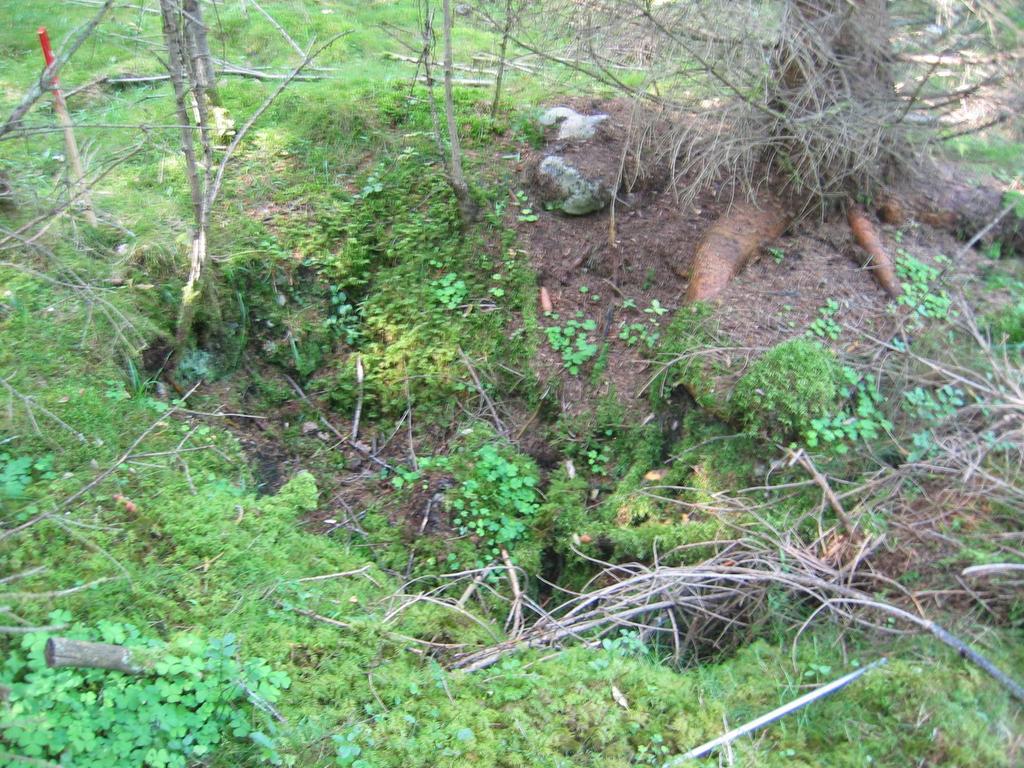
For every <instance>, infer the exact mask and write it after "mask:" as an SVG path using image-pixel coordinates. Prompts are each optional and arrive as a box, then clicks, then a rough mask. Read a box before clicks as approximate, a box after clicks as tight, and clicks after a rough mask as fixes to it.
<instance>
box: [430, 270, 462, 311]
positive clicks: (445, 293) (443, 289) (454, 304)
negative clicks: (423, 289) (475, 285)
mask: <svg viewBox="0 0 1024 768" xmlns="http://www.w3.org/2000/svg"><path fill="white" fill-rule="evenodd" d="M430 287H431V288H432V289H433V292H434V298H435V299H437V300H438V301H439V302H440V303H441V306H442V307H444V308H445V309H458V308H459V306H461V304H462V302H463V301H465V299H466V293H467V289H466V283H465V281H464V280H460V279H459V276H458V275H457V274H455V273H454V272H449V273H448V274H446V275H445V276H444V277H441V278H439V279H437V280H431V281H430Z"/></svg>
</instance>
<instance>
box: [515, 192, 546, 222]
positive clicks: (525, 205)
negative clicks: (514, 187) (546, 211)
mask: <svg viewBox="0 0 1024 768" xmlns="http://www.w3.org/2000/svg"><path fill="white" fill-rule="evenodd" d="M516 202H517V203H518V204H519V215H518V216H517V217H516V218H517V219H518V220H519V221H524V222H527V223H532V222H534V221H537V219H539V218H540V216H538V215H537V214H536V213H534V212H533V208H531V207H530V200H529V198H527V197H526V193H525V192H523V190H519V191H518V192H516Z"/></svg>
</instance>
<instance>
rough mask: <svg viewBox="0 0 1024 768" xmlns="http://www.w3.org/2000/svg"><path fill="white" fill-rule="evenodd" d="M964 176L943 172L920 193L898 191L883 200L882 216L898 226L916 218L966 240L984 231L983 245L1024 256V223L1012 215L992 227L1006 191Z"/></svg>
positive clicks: (1001, 206)
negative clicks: (995, 243) (995, 244)
mask: <svg viewBox="0 0 1024 768" xmlns="http://www.w3.org/2000/svg"><path fill="white" fill-rule="evenodd" d="M962 176H963V175H962V173H960V174H958V173H957V172H956V170H955V169H954V168H944V169H942V170H941V171H940V172H939V173H938V175H937V176H936V177H935V178H931V179H929V180H928V181H927V182H919V183H918V185H917V189H911V190H905V191H896V192H894V193H892V194H890V195H889V196H887V197H885V198H883V199H882V201H881V204H880V206H879V212H878V213H879V216H880V217H881V218H882V220H883V221H884V222H885V223H886V224H895V225H900V224H903V223H904V222H905V221H906V219H907V218H909V217H913V218H914V219H916V220H917V221H919V222H921V223H922V224H926V225H928V226H930V227H934V228H935V229H941V230H944V231H946V232H949V233H951V234H953V235H955V236H956V237H960V238H962V239H964V240H967V239H969V238H971V237H974V235H976V234H977V233H978V232H981V231H983V230H984V231H985V235H984V237H982V238H981V243H983V244H985V245H988V244H989V243H992V242H994V241H999V242H1001V243H1002V244H1003V247H1004V249H1005V251H1006V252H1009V251H1016V252H1018V253H1024V219H1022V218H1020V217H1018V216H1016V215H1015V214H1013V213H1010V214H1009V215H1007V216H1004V217H1003V218H1002V219H1000V220H999V221H996V223H995V224H992V222H993V221H995V220H996V218H997V217H998V216H999V213H1000V211H1001V210H1002V208H1003V205H1004V199H1003V190H1002V189H1001V188H1000V187H998V186H996V185H993V184H972V183H970V182H969V181H966V180H965V179H964V178H963V177H962ZM922 188H924V189H923V191H922ZM990 225H991V226H990Z"/></svg>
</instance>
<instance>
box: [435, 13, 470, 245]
mask: <svg viewBox="0 0 1024 768" xmlns="http://www.w3.org/2000/svg"><path fill="white" fill-rule="evenodd" d="M443 8H444V111H445V116H446V117H447V120H448V147H449V151H450V153H451V162H450V163H449V166H448V182H449V183H450V184H451V188H452V192H454V193H455V199H456V201H457V202H458V205H459V215H460V216H461V218H462V223H463V224H464V225H465V224H470V223H472V222H473V221H475V220H476V217H477V213H479V209H478V207H477V204H476V201H475V200H473V197H472V196H471V195H470V193H469V185H468V184H467V183H466V177H465V175H464V174H463V172H462V147H461V145H460V144H459V128H458V125H457V124H456V122H455V98H454V95H453V94H452V8H451V0H443Z"/></svg>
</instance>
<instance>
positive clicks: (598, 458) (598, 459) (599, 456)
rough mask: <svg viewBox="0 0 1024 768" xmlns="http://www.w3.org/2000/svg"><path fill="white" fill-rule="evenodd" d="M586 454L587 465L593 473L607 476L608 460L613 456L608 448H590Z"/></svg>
mask: <svg viewBox="0 0 1024 768" xmlns="http://www.w3.org/2000/svg"><path fill="white" fill-rule="evenodd" d="M584 455H585V456H586V459H587V467H588V468H589V469H590V471H591V473H592V474H595V475H601V476H602V477H604V476H607V474H608V462H609V461H610V460H611V457H612V456H611V453H609V451H608V449H607V448H605V447H603V446H598V447H597V448H588V449H587V451H586V453H585V454H584Z"/></svg>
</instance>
